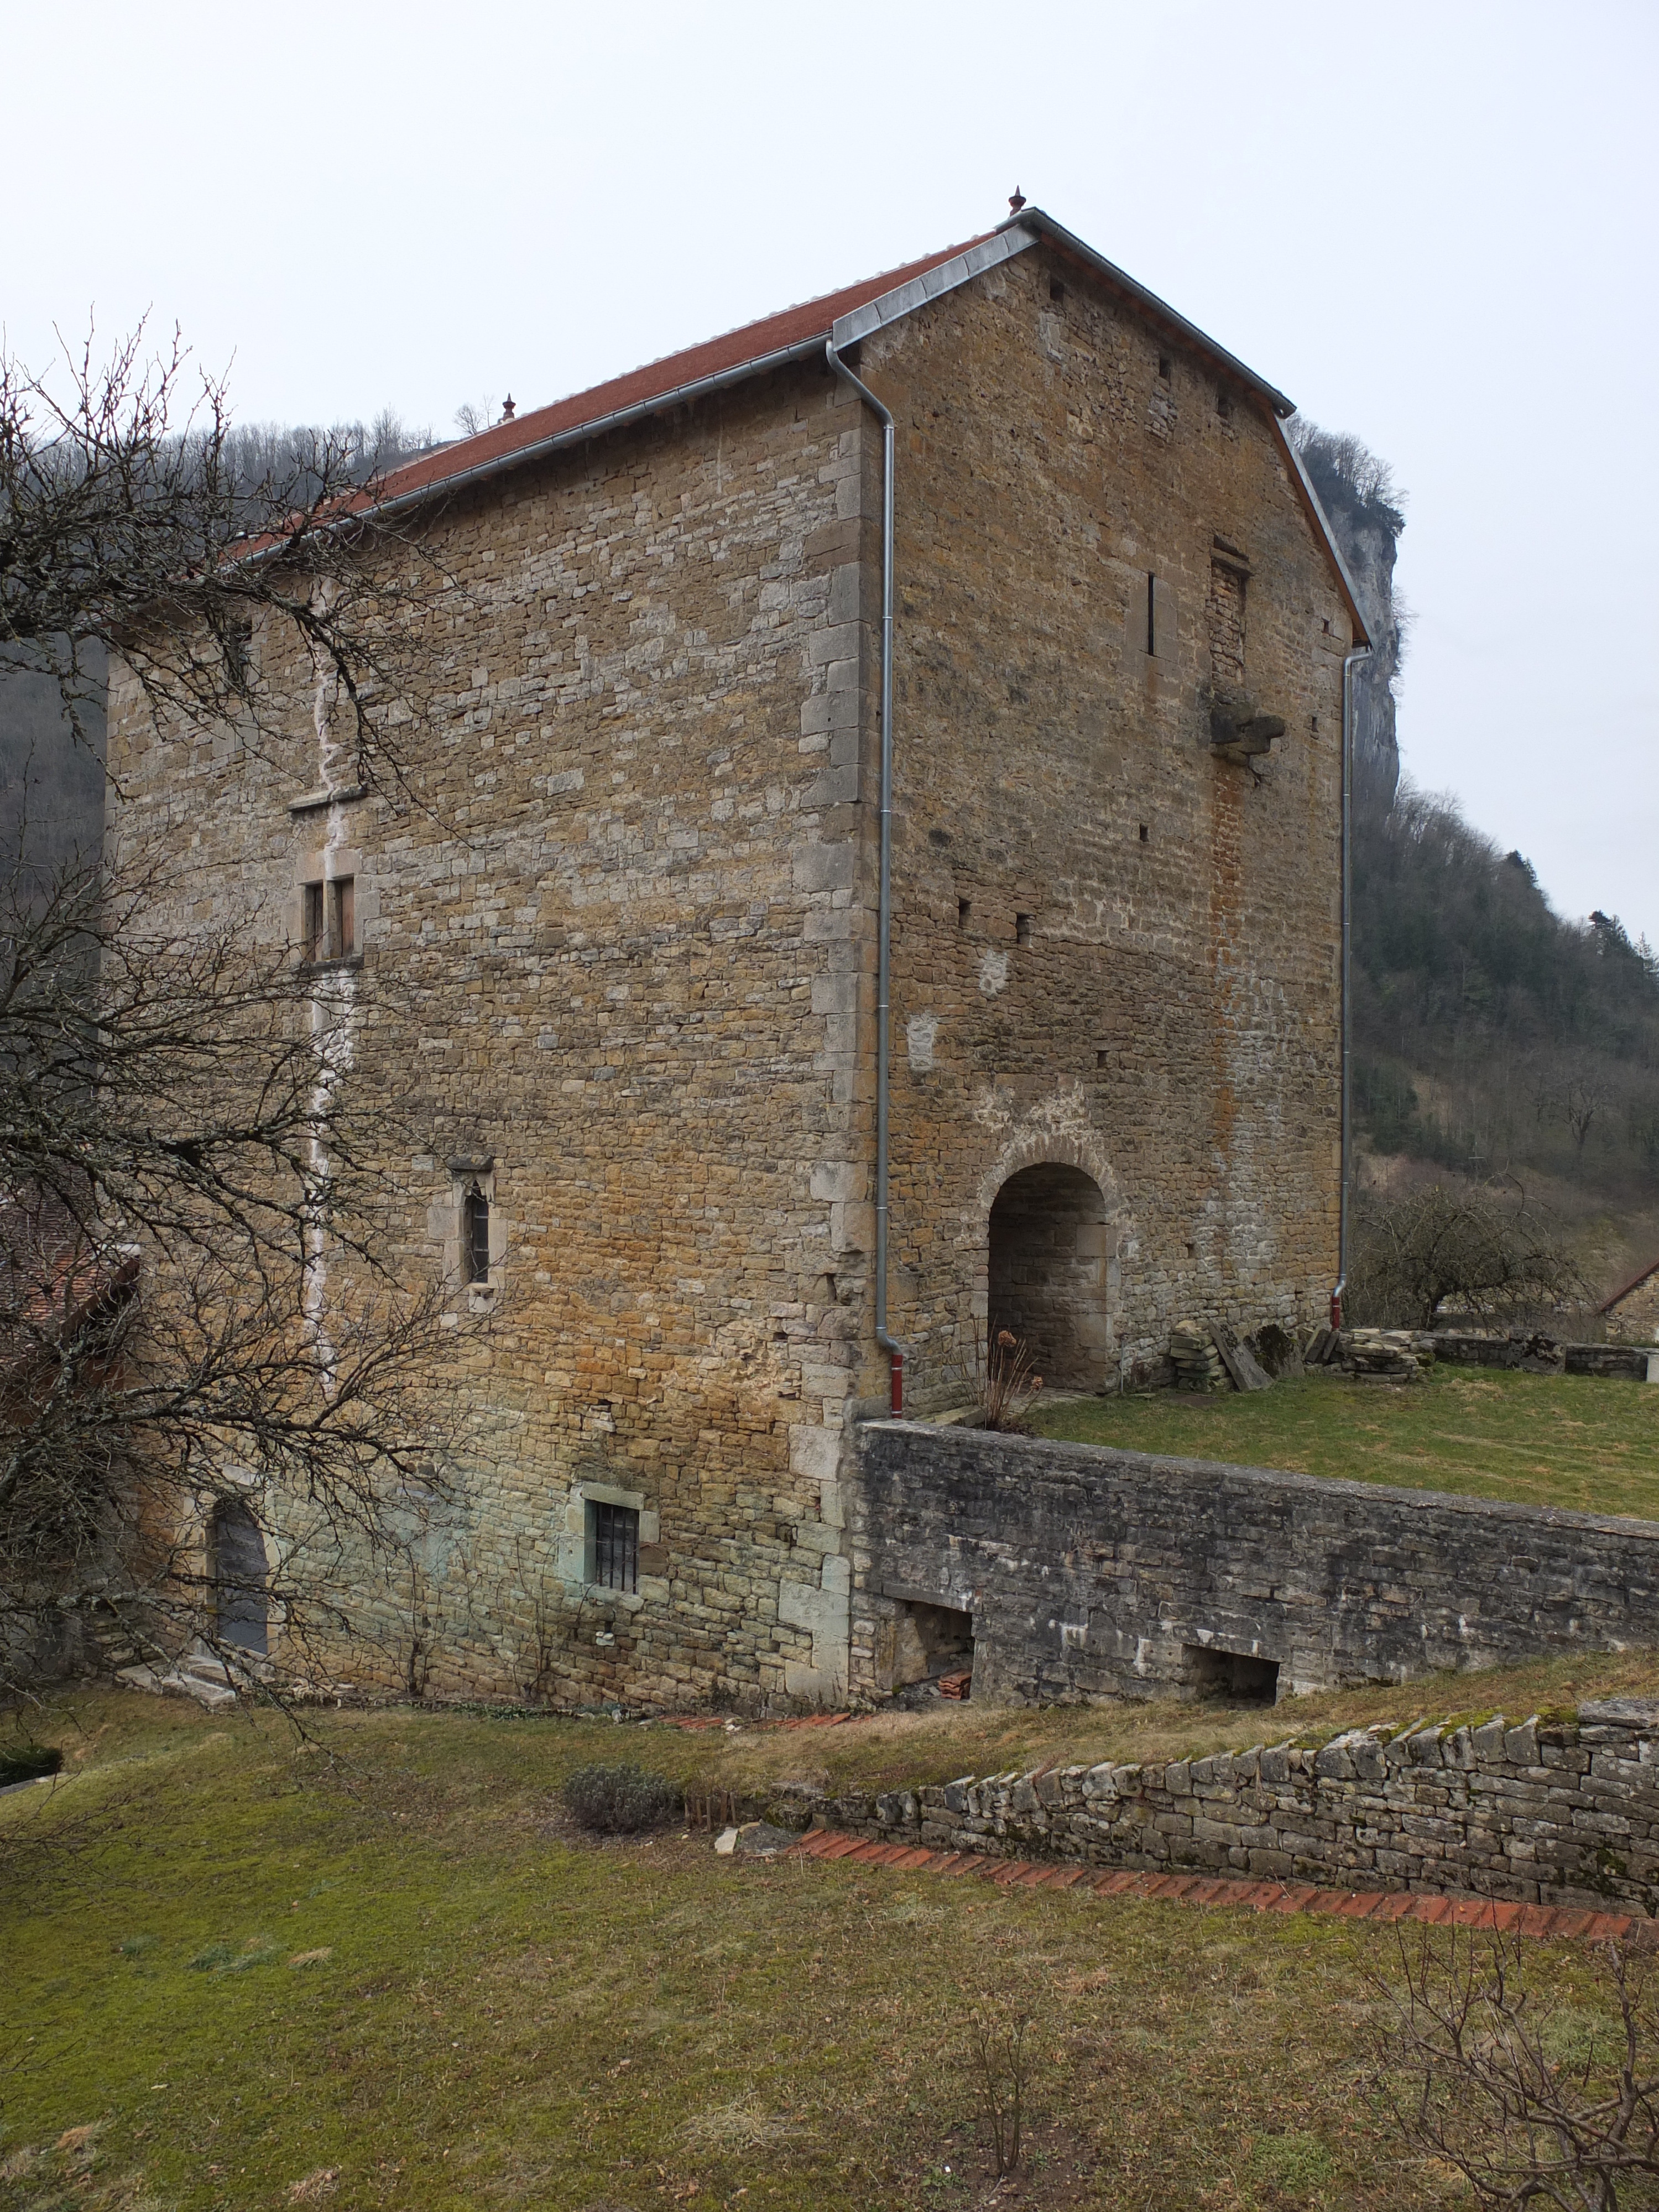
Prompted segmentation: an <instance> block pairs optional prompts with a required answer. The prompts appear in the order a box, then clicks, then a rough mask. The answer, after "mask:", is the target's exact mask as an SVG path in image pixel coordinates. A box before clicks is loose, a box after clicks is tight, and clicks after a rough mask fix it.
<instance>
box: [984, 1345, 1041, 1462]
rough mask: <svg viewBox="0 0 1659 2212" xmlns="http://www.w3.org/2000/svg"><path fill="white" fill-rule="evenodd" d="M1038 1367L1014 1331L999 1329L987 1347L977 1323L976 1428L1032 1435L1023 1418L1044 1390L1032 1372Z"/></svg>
mask: <svg viewBox="0 0 1659 2212" xmlns="http://www.w3.org/2000/svg"><path fill="white" fill-rule="evenodd" d="M1035 1365H1036V1359H1035V1357H1034V1355H1033V1353H1032V1351H1031V1347H1030V1345H1028V1344H1026V1343H1024V1341H1023V1340H1021V1339H1020V1338H1018V1337H1017V1336H1016V1335H1015V1334H1014V1333H1013V1331H1012V1329H1010V1328H1000V1329H999V1330H998V1331H997V1333H996V1334H995V1336H994V1337H993V1338H992V1340H991V1341H990V1343H989V1344H988V1345H987V1343H986V1341H985V1339H984V1336H983V1335H982V1334H981V1329H980V1326H979V1323H978V1322H975V1323H974V1402H975V1406H976V1407H977V1408H978V1412H979V1419H978V1421H977V1422H976V1423H975V1426H976V1427H978V1428H981V1429H1006V1430H1007V1431H1010V1432H1011V1433H1012V1434H1013V1435H1015V1436H1029V1435H1030V1433H1031V1432H1030V1429H1029V1428H1027V1427H1026V1425H1025V1421H1024V1415H1025V1413H1027V1411H1028V1410H1029V1409H1030V1404H1031V1401H1032V1400H1033V1399H1034V1398H1035V1397H1036V1394H1037V1392H1038V1391H1039V1390H1040V1389H1042V1376H1040V1375H1033V1374H1032V1372H1031V1370H1032V1368H1033V1367H1034V1366H1035Z"/></svg>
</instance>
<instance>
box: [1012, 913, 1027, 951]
mask: <svg viewBox="0 0 1659 2212" xmlns="http://www.w3.org/2000/svg"><path fill="white" fill-rule="evenodd" d="M1030 941H1031V917H1030V915H1029V914H1017V915H1015V916H1014V942H1015V944H1016V945H1029V944H1030Z"/></svg>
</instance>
